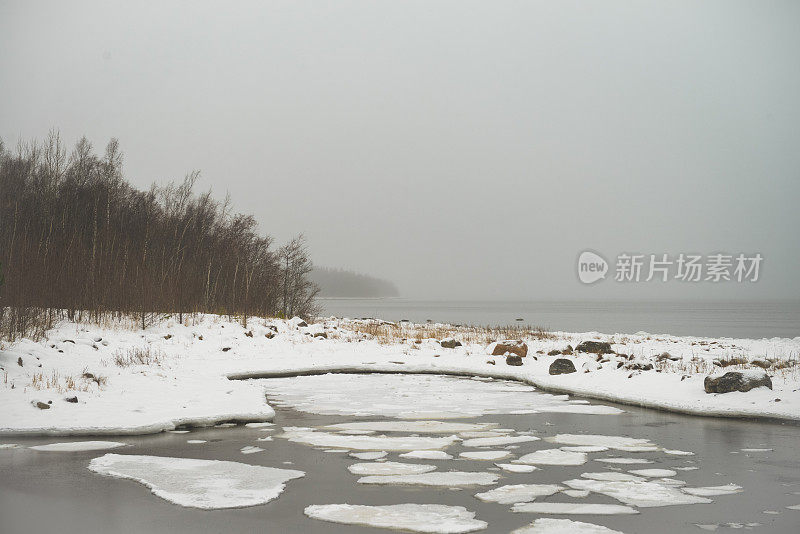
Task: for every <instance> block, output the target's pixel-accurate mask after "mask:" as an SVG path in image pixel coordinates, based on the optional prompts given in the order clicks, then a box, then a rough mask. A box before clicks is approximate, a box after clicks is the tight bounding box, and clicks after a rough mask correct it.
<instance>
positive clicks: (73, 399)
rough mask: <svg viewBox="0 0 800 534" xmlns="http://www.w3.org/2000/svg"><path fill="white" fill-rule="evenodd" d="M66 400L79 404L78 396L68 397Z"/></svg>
mask: <svg viewBox="0 0 800 534" xmlns="http://www.w3.org/2000/svg"><path fill="white" fill-rule="evenodd" d="M64 400H65V401H67V402H71V403H72V404H77V403H78V397H67V398H66V399H64Z"/></svg>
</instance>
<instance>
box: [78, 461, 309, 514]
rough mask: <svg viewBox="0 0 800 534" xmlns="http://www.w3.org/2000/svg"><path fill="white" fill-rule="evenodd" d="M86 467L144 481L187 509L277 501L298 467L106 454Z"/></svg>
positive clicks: (156, 491) (231, 506)
mask: <svg viewBox="0 0 800 534" xmlns="http://www.w3.org/2000/svg"><path fill="white" fill-rule="evenodd" d="M88 468H89V469H90V470H92V471H94V472H95V473H99V474H101V475H106V476H111V477H117V478H126V479H129V480H135V481H136V482H139V483H141V484H144V485H145V486H147V487H148V488H150V490H151V491H152V492H153V494H155V495H157V496H158V497H161V498H162V499H165V500H167V501H170V502H172V503H175V504H178V505H180V506H188V507H191V508H203V509H216V508H238V507H243V506H254V505H258V504H263V503H266V502H269V501H271V500H273V499H276V498H277V497H278V496H279V495H280V494H281V492H282V491H283V489H284V487H285V485H286V482H288V481H289V480H292V479H295V478H300V477H302V476H304V475H305V473H303V472H302V471H295V470H291V469H278V468H274V467H263V466H260V465H248V464H243V463H239V462H228V461H221V460H198V459H192V458H170V457H166V456H138V455H125V454H106V455H104V456H101V457H99V458H94V459H93V460H92V461H91V462H90V463H89V467H88Z"/></svg>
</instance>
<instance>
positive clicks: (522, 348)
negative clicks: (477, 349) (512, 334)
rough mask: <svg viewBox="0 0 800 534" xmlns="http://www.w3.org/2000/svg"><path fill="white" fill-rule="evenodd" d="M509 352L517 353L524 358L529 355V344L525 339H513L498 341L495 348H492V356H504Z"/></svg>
mask: <svg viewBox="0 0 800 534" xmlns="http://www.w3.org/2000/svg"><path fill="white" fill-rule="evenodd" d="M507 352H510V353H511V354H516V355H517V356H519V357H520V358H524V357H525V356H527V355H528V345H526V344H525V342H523V341H517V340H513V339H506V340H503V341H498V342H497V344H496V345H495V346H494V350H492V356H502V355H504V354H506V353H507Z"/></svg>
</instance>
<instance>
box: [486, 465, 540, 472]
mask: <svg viewBox="0 0 800 534" xmlns="http://www.w3.org/2000/svg"><path fill="white" fill-rule="evenodd" d="M494 465H496V466H497V467H499V468H500V469H502V470H503V471H508V472H509V473H530V472H532V471H536V470H537V469H538V467H536V466H535V465H524V464H494Z"/></svg>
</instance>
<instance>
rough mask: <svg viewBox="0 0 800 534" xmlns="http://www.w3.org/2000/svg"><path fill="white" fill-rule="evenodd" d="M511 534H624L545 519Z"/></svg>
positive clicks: (586, 524)
mask: <svg viewBox="0 0 800 534" xmlns="http://www.w3.org/2000/svg"><path fill="white" fill-rule="evenodd" d="M511 534H623V533H622V532H620V531H619V530H611V529H610V528H607V527H604V526H602V525H595V524H593V523H583V522H581V521H572V520H570V519H552V518H549V517H543V518H541V519H537V520H536V521H534V522H533V523H531V524H530V525H527V526H524V527H520V528H518V529H516V530H515V531H513V532H512V533H511Z"/></svg>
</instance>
